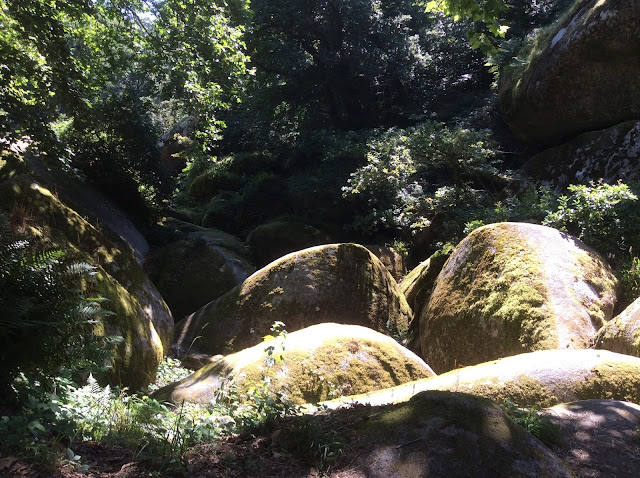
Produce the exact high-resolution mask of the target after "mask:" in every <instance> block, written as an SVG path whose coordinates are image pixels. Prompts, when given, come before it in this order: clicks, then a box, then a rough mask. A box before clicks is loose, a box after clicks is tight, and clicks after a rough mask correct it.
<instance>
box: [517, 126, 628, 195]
mask: <svg viewBox="0 0 640 478" xmlns="http://www.w3.org/2000/svg"><path fill="white" fill-rule="evenodd" d="M639 116H640V114H639ZM638 155H640V121H637V120H631V121H625V122H624V123H620V124H618V125H616V126H612V127H611V128H607V129H604V130H600V131H593V132H589V133H584V134H581V135H580V136H578V137H577V138H575V139H573V140H571V141H569V142H567V143H565V144H562V145H560V146H556V147H553V148H549V149H547V150H545V151H543V152H541V153H538V154H536V155H535V156H533V157H532V158H531V159H530V160H529V161H527V162H526V163H525V165H524V166H523V169H524V170H525V171H526V172H527V173H528V174H529V175H530V176H532V177H534V178H538V179H541V180H546V181H548V180H551V182H552V184H553V185H554V187H555V189H556V191H559V192H560V191H564V189H565V188H566V187H567V186H568V185H569V184H588V183H589V182H597V181H599V180H600V179H602V180H603V181H604V182H605V183H609V184H614V183H616V182H617V181H618V180H619V179H621V178H624V180H625V181H633V180H636V181H637V180H638V179H639V178H640V164H639V163H638Z"/></svg>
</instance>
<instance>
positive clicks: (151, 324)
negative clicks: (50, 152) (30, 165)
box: [0, 175, 173, 389]
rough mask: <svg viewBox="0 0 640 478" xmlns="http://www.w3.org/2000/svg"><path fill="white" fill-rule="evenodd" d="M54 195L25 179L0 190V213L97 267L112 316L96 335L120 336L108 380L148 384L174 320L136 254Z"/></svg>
mask: <svg viewBox="0 0 640 478" xmlns="http://www.w3.org/2000/svg"><path fill="white" fill-rule="evenodd" d="M60 197H64V190H63V189H59V190H58V191H57V194H53V193H52V192H51V191H50V190H48V189H46V188H45V187H43V186H41V185H39V184H38V183H37V182H35V181H34V180H33V179H32V177H31V176H30V175H23V176H19V177H16V178H14V179H11V180H9V181H5V182H3V183H2V184H0V209H1V210H4V211H5V213H7V214H10V216H11V218H12V221H15V222H20V223H22V224H23V225H24V228H25V232H27V233H28V234H31V235H34V236H38V237H39V238H40V240H42V241H44V242H45V243H47V244H49V245H50V246H51V247H52V248H58V249H60V250H62V251H64V252H65V253H66V254H67V255H68V256H69V257H73V258H74V259H75V260H78V261H84V262H87V263H89V264H92V265H95V266H97V267H98V274H97V278H96V284H95V289H96V292H97V293H98V294H99V295H101V296H103V297H105V298H107V299H108V300H109V302H107V303H106V304H105V305H104V307H105V308H106V309H108V310H111V311H113V312H115V315H113V316H109V317H107V318H106V319H105V325H104V327H103V328H101V329H100V330H97V332H98V333H100V334H107V335H120V336H122V337H123V338H124V341H123V342H122V343H121V344H120V345H119V346H118V349H117V351H116V358H115V361H114V366H113V369H112V370H111V372H110V377H109V380H110V381H111V382H112V383H118V384H121V385H124V386H127V387H129V388H132V389H138V388H141V387H144V386H146V385H148V384H149V383H151V382H152V381H153V379H154V378H155V374H156V370H157V367H158V364H159V363H160V361H161V360H162V357H163V355H164V353H165V351H166V350H168V349H169V347H170V346H171V341H172V337H173V318H172V316H171V312H170V311H169V309H168V307H167V306H166V304H165V303H164V301H163V300H162V297H161V296H160V294H159V292H158V290H157V289H156V288H155V286H154V285H153V284H152V283H151V281H150V280H149V278H148V277H147V275H146V274H145V272H144V271H143V270H142V268H141V267H140V266H139V264H138V262H137V260H136V256H135V254H134V252H133V251H132V250H131V249H130V248H129V247H128V246H127V244H125V243H124V242H122V241H121V240H120V239H119V238H117V237H115V236H113V235H111V234H110V233H109V231H106V230H103V229H101V228H100V227H99V226H98V225H94V224H91V223H90V222H89V221H87V220H86V219H85V218H84V217H83V216H81V215H80V214H78V213H77V212H76V211H74V210H73V209H71V208H70V207H68V206H67V205H66V204H65V203H64V202H63V201H62V200H61V199H60Z"/></svg>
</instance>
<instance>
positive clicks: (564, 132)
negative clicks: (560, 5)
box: [499, 0, 640, 144]
mask: <svg viewBox="0 0 640 478" xmlns="http://www.w3.org/2000/svg"><path fill="white" fill-rule="evenodd" d="M638 31H640V4H639V3H638V2H637V1H635V0H582V1H579V2H578V3H576V5H575V6H574V7H573V8H572V9H571V10H570V12H569V13H568V14H567V15H566V16H565V17H564V18H563V19H562V20H561V21H559V22H558V23H557V24H556V25H555V26H554V27H553V28H552V29H551V30H550V31H547V32H546V33H545V34H543V35H541V36H540V37H539V38H538V41H537V42H536V43H535V44H534V45H533V47H532V49H531V51H529V52H528V54H527V57H526V58H524V59H522V61H521V64H520V65H519V66H516V67H513V68H511V69H505V70H503V72H501V75H500V80H501V81H500V86H499V98H500V106H501V110H502V113H503V116H504V118H505V120H506V122H507V123H508V125H509V126H510V128H511V129H512V131H513V132H514V133H515V134H516V136H518V137H519V138H520V139H522V140H523V141H527V142H533V143H539V144H554V143H558V142H560V140H562V139H565V138H569V137H572V136H575V135H577V134H580V133H583V132H586V131H592V130H597V129H602V128H606V127H609V126H613V125H615V124H618V123H621V122H623V121H626V120H631V119H637V118H640V83H639V82H638V77H639V76H640V42H639V41H638Z"/></svg>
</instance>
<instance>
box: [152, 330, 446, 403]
mask: <svg viewBox="0 0 640 478" xmlns="http://www.w3.org/2000/svg"><path fill="white" fill-rule="evenodd" d="M211 360H212V362H211V363H210V364H208V365H205V366H204V367H202V368H201V369H200V370H198V371H197V372H196V373H194V374H193V375H190V376H189V377H187V378H185V379H183V380H181V381H180V382H177V383H174V384H171V385H169V386H167V387H165V388H163V389H161V390H159V391H158V392H157V395H156V398H158V399H161V400H166V399H169V400H172V401H173V402H176V403H179V402H182V401H188V402H199V403H208V402H210V401H211V400H213V399H214V398H215V396H216V393H218V391H219V389H220V388H224V387H227V386H229V385H230V384H233V385H234V386H235V387H237V390H238V392H239V393H240V394H241V395H244V394H246V393H247V390H248V389H249V388H251V387H256V386H260V384H263V383H264V381H265V379H268V380H270V384H269V387H270V390H275V391H279V392H283V393H284V394H285V395H286V397H287V398H288V399H289V400H291V401H292V402H293V403H295V404H303V403H317V402H318V401H321V400H327V399H331V398H336V397H339V396H345V395H351V394H358V393H364V392H368V391H372V390H379V389H382V388H386V387H393V386H395V385H399V384H401V383H406V382H410V381H412V380H417V379H420V378H426V377H431V376H433V375H434V373H433V371H432V370H431V369H430V368H429V367H428V366H427V365H426V364H425V363H424V362H423V361H422V360H421V359H420V358H419V357H418V356H417V355H415V354H414V353H412V352H410V351H409V350H407V349H405V348H404V347H402V346H401V345H400V344H398V343H397V342H396V341H395V340H393V339H392V338H391V337H388V336H386V335H383V334H381V333H379V332H376V331H374V330H371V329H369V328H366V327H360V326H358V325H343V324H333V323H325V324H318V325H313V326H311V327H308V328H305V329H302V330H298V331H297V332H292V333H290V334H287V335H286V337H285V336H283V335H280V336H277V337H275V338H272V340H270V341H265V342H263V343H261V344H258V345H255V346H253V347H250V348H248V349H245V350H242V351H240V352H236V353H234V354H231V355H227V356H226V357H222V356H218V357H214V358H212V359H211Z"/></svg>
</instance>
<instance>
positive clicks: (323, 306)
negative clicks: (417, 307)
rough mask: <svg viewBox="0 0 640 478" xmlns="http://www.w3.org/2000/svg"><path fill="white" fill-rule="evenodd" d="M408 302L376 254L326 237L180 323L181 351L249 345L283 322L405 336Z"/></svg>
mask: <svg viewBox="0 0 640 478" xmlns="http://www.w3.org/2000/svg"><path fill="white" fill-rule="evenodd" d="M411 315H412V314H411V309H410V308H409V306H408V305H407V303H406V300H405V299H404V297H403V296H402V293H401V292H400V291H399V289H398V286H397V284H396V282H395V281H394V279H393V277H391V275H390V274H389V272H388V271H387V270H386V269H385V268H384V266H383V265H382V264H381V263H380V261H379V260H378V259H377V258H376V257H375V256H374V255H373V254H371V252H369V251H368V250H367V249H365V248H364V247H362V246H359V245H356V244H330V245H324V246H316V247H312V248H309V249H304V250H302V251H297V252H293V253H291V254H288V255H286V256H284V257H282V258H280V259H279V260H277V261H275V262H272V263H271V264H269V265H268V266H266V267H264V268H263V269H261V270H259V271H257V272H255V273H254V274H253V275H251V276H250V277H248V278H247V279H246V280H245V281H244V282H243V283H242V284H240V285H238V286H237V287H235V288H234V289H233V290H231V291H230V292H228V293H227V294H225V295H224V296H222V297H220V298H219V299H217V300H216V301H214V302H211V303H209V304H207V305H206V306H204V307H203V308H201V309H200V310H198V311H197V312H195V313H193V314H191V315H190V316H188V317H187V318H185V319H184V320H182V321H181V322H179V323H178V324H177V329H178V332H177V334H176V342H177V344H178V346H179V347H180V348H181V349H182V350H183V351H185V352H186V351H189V350H191V351H198V352H202V353H207V354H212V355H213V354H220V353H221V354H228V353H232V352H236V351H239V350H242V349H244V348H247V347H251V346H253V345H255V344H257V343H259V342H260V341H261V340H262V337H263V336H265V335H268V334H269V333H270V327H271V325H272V324H273V323H274V322H276V321H280V322H284V323H285V324H286V328H287V330H288V331H289V332H293V331H295V330H299V329H301V328H304V327H307V326H309V325H313V324H318V323H322V322H339V323H344V324H355V325H363V326H366V327H370V328H372V329H374V330H377V331H380V332H384V333H388V334H390V335H394V336H397V337H402V336H404V335H406V333H407V327H408V323H409V321H410V319H411Z"/></svg>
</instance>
